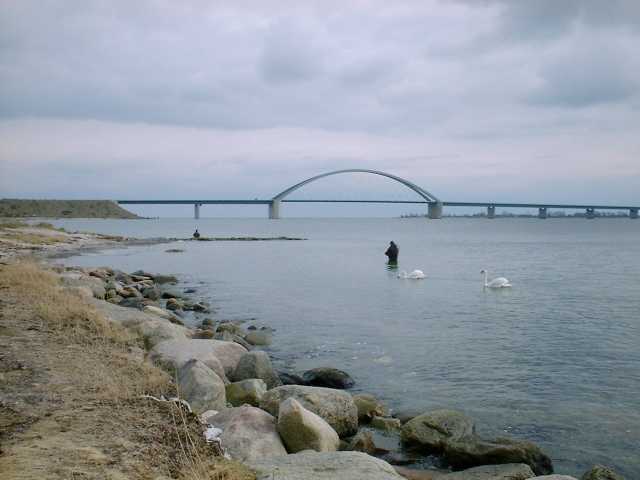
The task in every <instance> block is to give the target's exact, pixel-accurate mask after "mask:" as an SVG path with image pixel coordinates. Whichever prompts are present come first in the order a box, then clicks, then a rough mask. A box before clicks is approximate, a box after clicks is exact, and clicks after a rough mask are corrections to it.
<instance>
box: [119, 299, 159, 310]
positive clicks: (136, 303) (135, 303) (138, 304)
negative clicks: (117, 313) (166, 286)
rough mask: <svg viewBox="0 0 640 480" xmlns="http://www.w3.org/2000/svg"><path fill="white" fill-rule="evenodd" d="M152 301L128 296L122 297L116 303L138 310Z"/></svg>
mask: <svg viewBox="0 0 640 480" xmlns="http://www.w3.org/2000/svg"><path fill="white" fill-rule="evenodd" d="M149 302H152V300H147V299H146V298H143V297H129V298H123V299H122V300H121V301H120V302H119V303H118V305H120V306H121V307H126V308H137V309H138V310H142V309H143V308H144V307H145V306H147V305H148V304H149Z"/></svg>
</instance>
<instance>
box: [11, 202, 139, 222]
mask: <svg viewBox="0 0 640 480" xmlns="http://www.w3.org/2000/svg"><path fill="white" fill-rule="evenodd" d="M0 217H14V218H15V217H49V218H139V217H138V216H137V215H135V214H134V213H131V212H129V211H128V210H125V209H124V208H122V207H121V206H120V205H118V204H117V203H115V202H112V201H110V200H17V199H8V198H5V199H0Z"/></svg>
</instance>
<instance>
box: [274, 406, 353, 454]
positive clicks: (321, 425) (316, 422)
mask: <svg viewBox="0 0 640 480" xmlns="http://www.w3.org/2000/svg"><path fill="white" fill-rule="evenodd" d="M278 433H279V434H280V438H282V440H283V442H284V444H285V446H286V447H287V451H289V452H290V453H296V452H301V451H303V450H315V451H317V452H335V451H336V450H337V449H338V446H339V445H340V438H339V437H338V434H337V433H336V431H335V430H334V429H333V428H331V426H330V425H329V424H328V423H327V422H325V421H324V420H323V419H322V418H320V417H319V416H318V415H316V414H315V413H313V412H310V411H309V410H307V409H306V408H304V407H303V406H302V405H300V402H298V401H297V400H296V399H295V398H288V399H286V400H285V401H284V402H282V403H281V404H280V409H279V413H278Z"/></svg>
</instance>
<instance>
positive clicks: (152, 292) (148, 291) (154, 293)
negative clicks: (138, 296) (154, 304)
mask: <svg viewBox="0 0 640 480" xmlns="http://www.w3.org/2000/svg"><path fill="white" fill-rule="evenodd" d="M141 293H142V296H143V297H145V298H148V299H150V300H160V291H159V290H158V289H157V288H156V287H146V288H143V289H142V290H141Z"/></svg>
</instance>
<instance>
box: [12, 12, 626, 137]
mask: <svg viewBox="0 0 640 480" xmlns="http://www.w3.org/2000/svg"><path fill="white" fill-rule="evenodd" d="M583 3H584V4H585V5H587V6H586V7H582V6H580V5H581V3H579V2H576V1H567V2H553V3H551V2H547V1H540V2H537V1H536V2H528V1H527V2H524V1H523V2H504V1H500V2H498V1H495V2H493V1H492V2H467V4H466V5H465V6H464V7H463V8H462V9H461V7H460V5H459V4H458V5H456V4H452V3H450V2H424V3H423V2H420V3H411V2H406V3H405V2H400V3H397V4H396V3H394V4H392V5H390V4H388V3H387V2H376V1H372V2H370V3H362V4H344V3H340V2H333V3H331V5H329V6H328V7H327V6H326V5H327V3H326V2H318V3H308V4H307V3H305V4H304V5H301V4H298V3H297V2H296V3H292V4H291V5H290V6H289V7H288V8H283V7H282V4H281V3H270V2H268V1H266V0H265V1H264V2H254V3H253V4H252V3H251V2H243V3H242V4H239V5H235V4H228V5H222V6H221V5H214V4H211V3H209V2H200V1H197V0H192V1H189V2H180V3H176V2H166V3H163V2H144V1H143V2H140V3H137V4H136V7H135V8H133V9H131V8H129V6H128V5H129V4H128V3H127V2H118V1H114V2H109V3H108V4H101V3H97V2H96V3H93V2H77V3H76V2H70V3H64V4H57V3H55V2H52V3H42V2H31V1H28V0H26V1H22V2H12V3H8V4H6V5H3V6H2V7H0V8H1V9H2V10H3V12H2V13H4V15H0V83H1V84H2V89H1V90H0V118H5V119H7V118H16V117H25V116H29V117H64V118H76V119H99V120H108V121H116V122H131V123H135V122H141V123H151V124H164V125H179V126H197V127H203V128H219V129H230V130H236V129H258V128H275V127H302V128H321V129H327V130H333V131H369V132H379V133H385V132H405V131H412V132H425V133H428V134H429V135H434V136H449V137H451V136H459V135H464V134H475V132H476V131H477V128H478V127H477V124H478V123H479V122H482V127H483V130H485V131H486V132H487V134H488V135H494V136H500V135H506V134H510V133H511V132H513V131H517V130H518V123H521V122H522V119H524V118H527V121H528V125H530V124H532V123H535V121H533V120H535V119H533V120H532V118H531V116H533V115H539V113H538V112H537V111H536V110H537V109H536V108H534V107H532V106H531V105H530V104H531V103H534V104H555V105H557V106H559V107H568V108H566V109H565V110H566V111H564V112H562V113H561V114H559V115H566V116H569V117H570V116H571V115H573V113H572V112H571V108H569V107H573V106H575V105H579V104H582V103H585V102H586V103H588V102H590V101H592V100H590V99H591V98H593V99H597V98H599V99H600V100H597V101H602V99H607V98H608V99H609V100H610V99H623V98H629V97H628V95H630V93H629V90H628V89H629V88H630V87H629V85H627V83H625V82H627V77H626V75H628V74H627V73H624V72H622V73H623V75H621V76H620V78H621V80H620V82H619V83H618V84H616V83H615V82H613V81H610V82H608V84H607V85H608V86H607V85H605V81H604V80H607V79H606V78H604V77H602V76H600V77H599V78H600V80H601V81H599V82H598V83H597V85H596V84H595V83H596V82H592V83H594V85H591V86H588V88H587V87H586V86H585V92H584V93H583V94H581V95H577V94H576V95H575V98H570V97H567V95H568V94H571V93H574V94H575V93H576V92H573V91H571V88H570V86H571V82H564V83H563V79H564V78H565V77H568V76H570V74H571V72H564V71H562V68H561V65H562V63H561V62H560V63H558V62H556V63H557V64H558V65H560V66H558V65H556V63H554V62H555V59H554V58H555V57H554V56H553V55H555V56H557V55H556V54H555V53H554V54H553V55H552V53H553V52H551V51H555V50H556V49H557V50H560V51H576V49H577V50H579V48H580V45H579V43H576V42H579V41H580V39H578V40H576V39H575V38H574V37H573V36H571V35H569V33H570V32H571V31H572V27H571V25H573V23H575V22H576V21H578V20H579V21H580V22H581V23H582V24H583V25H584V26H583V29H584V31H585V32H586V35H588V34H589V33H590V32H591V30H590V27H589V25H591V24H593V23H595V22H596V21H597V18H596V17H597V15H596V13H597V9H596V6H594V5H597V4H596V3H595V2H583ZM614 3H615V5H614V6H613V7H612V9H611V11H612V12H613V13H611V14H610V15H609V17H610V18H609V20H607V22H608V23H607V25H623V24H624V25H635V23H634V22H635V21H634V20H633V19H634V18H635V17H634V8H633V7H629V8H626V7H625V8H623V6H624V5H630V4H628V3H624V2H614ZM554 5H555V6H554ZM589 5H591V6H589ZM616 5H617V6H616ZM276 7H278V8H276ZM325 9H326V10H330V11H331V14H327V13H325V11H324V10H325ZM615 12H618V13H615ZM622 17H625V18H624V22H625V23H620V22H622V21H623V18H622ZM53 18H55V19H56V21H55V22H54V21H51V19H53ZM576 19H578V20H576ZM581 19H584V20H581ZM603 22H604V20H601V21H600V23H601V24H602V23H603ZM616 22H617V23H616ZM605 30H606V29H605ZM518 31H521V32H522V34H523V35H524V34H525V33H527V32H529V33H530V32H533V31H538V32H540V35H539V36H538V37H536V35H530V36H529V40H530V41H529V42H528V43H527V42H524V43H517V42H513V35H514V33H513V32H518ZM554 32H556V33H557V35H556V34H555V33H554ZM542 33H544V35H542ZM552 33H554V34H553V35H552ZM601 35H604V36H607V35H609V33H608V32H604V33H602V34H601ZM612 35H613V34H612ZM487 36H491V37H492V38H493V39H494V41H493V43H490V42H487V43H484V44H482V42H481V41H480V40H478V39H482V38H488V37H487ZM637 37H638V34H637V32H632V33H629V34H628V38H627V39H626V40H625V42H627V43H633V42H636V43H637V41H638V38H637ZM474 43H478V44H482V48H471V49H470V48H469V45H473V44H474ZM574 44H575V45H574ZM505 45H508V46H509V47H508V48H505ZM612 48H613V49H615V48H616V47H615V46H614V47H612ZM465 49H466V50H465ZM596 55H598V54H597V52H596ZM549 58H552V61H550V60H549ZM612 58H614V60H612V61H610V65H611V66H612V67H613V68H609V71H612V72H613V71H614V70H615V68H616V67H620V65H618V64H620V63H624V62H625V61H626V60H625V58H624V57H622V58H620V57H612ZM616 62H617V63H616ZM589 68H599V64H598V61H597V60H596V61H594V62H592V65H590V64H589V63H588V62H587V61H585V62H584V64H583V70H582V73H583V74H584V75H585V76H590V75H591V76H595V73H592V72H589ZM623 70H624V69H623ZM632 73H633V72H632ZM536 74H538V75H539V84H538V83H536V81H534V80H535V75H536ZM609 80H610V79H609ZM565 83H566V84H567V85H566V86H563V85H564V84H565ZM596 87H597V88H596ZM598 88H599V89H600V90H598ZM565 90H566V91H565ZM625 95H627V97H625ZM564 97H566V98H565V99H564V100H563V98H564ZM523 98H524V99H526V100H527V101H528V102H529V103H527V102H525V106H527V105H528V107H529V108H530V110H529V111H521V110H519V109H520V108H522V103H523V102H522V101H521V100H522V99H523ZM609 100H607V101H609ZM629 108H633V106H630V107H629ZM514 109H518V111H517V114H518V115H517V116H516V115H515V113H514V111H515V110H514ZM514 119H515V121H514ZM553 120H554V121H557V120H558V119H553ZM569 120H571V119H569ZM548 121H549V119H547V118H540V122H539V123H540V124H543V123H545V122H548ZM539 131H540V132H544V131H545V129H544V128H540V129H539Z"/></svg>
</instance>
